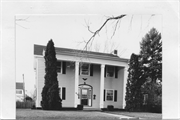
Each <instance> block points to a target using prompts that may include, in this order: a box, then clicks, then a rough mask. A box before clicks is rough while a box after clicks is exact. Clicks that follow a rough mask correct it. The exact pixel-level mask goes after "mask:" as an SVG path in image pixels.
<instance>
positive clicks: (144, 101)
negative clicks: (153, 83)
mask: <svg viewBox="0 0 180 120" xmlns="http://www.w3.org/2000/svg"><path fill="white" fill-rule="evenodd" d="M147 100H148V94H144V100H143V105H146V104H147Z"/></svg>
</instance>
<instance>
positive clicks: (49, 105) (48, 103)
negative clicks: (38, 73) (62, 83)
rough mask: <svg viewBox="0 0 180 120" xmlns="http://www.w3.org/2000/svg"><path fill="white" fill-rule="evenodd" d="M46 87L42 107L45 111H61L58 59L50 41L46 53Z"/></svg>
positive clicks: (43, 92)
mask: <svg viewBox="0 0 180 120" xmlns="http://www.w3.org/2000/svg"><path fill="white" fill-rule="evenodd" d="M44 59H45V73H46V74H45V77H44V78H45V85H44V87H43V90H42V93H41V94H42V101H41V106H42V109H44V110H58V109H61V107H62V105H61V101H62V100H61V98H60V97H59V87H58V81H57V59H56V52H55V48H54V43H53V41H52V40H50V41H49V42H48V44H47V46H46V51H45V56H44Z"/></svg>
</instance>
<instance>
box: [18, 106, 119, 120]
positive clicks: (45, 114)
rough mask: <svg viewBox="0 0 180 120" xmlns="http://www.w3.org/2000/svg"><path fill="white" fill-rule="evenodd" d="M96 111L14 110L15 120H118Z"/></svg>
mask: <svg viewBox="0 0 180 120" xmlns="http://www.w3.org/2000/svg"><path fill="white" fill-rule="evenodd" d="M118 119H119V118H118V117H113V116H109V115H104V114H102V113H101V112H97V111H45V110H31V109H16V120H118Z"/></svg>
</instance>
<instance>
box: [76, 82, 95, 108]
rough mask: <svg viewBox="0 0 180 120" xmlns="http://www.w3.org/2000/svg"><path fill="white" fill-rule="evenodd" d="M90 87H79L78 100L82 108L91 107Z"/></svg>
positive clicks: (84, 85)
mask: <svg viewBox="0 0 180 120" xmlns="http://www.w3.org/2000/svg"><path fill="white" fill-rule="evenodd" d="M92 92H93V91H92V86H90V85H87V84H81V85H79V100H80V104H81V105H84V106H89V107H91V106H92Z"/></svg>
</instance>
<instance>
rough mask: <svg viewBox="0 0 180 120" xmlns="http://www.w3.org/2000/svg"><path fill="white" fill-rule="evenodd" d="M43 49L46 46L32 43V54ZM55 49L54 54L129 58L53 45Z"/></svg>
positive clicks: (99, 57) (39, 53)
mask: <svg viewBox="0 0 180 120" xmlns="http://www.w3.org/2000/svg"><path fill="white" fill-rule="evenodd" d="M43 50H46V46H43V45H36V44H34V55H42V53H43ZM55 50H56V54H59V55H68V56H76V57H88V58H96V59H106V60H115V61H122V62H128V60H129V59H124V58H120V57H118V56H117V55H113V54H109V53H101V52H92V51H82V50H77V49H69V48H59V47H55Z"/></svg>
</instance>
